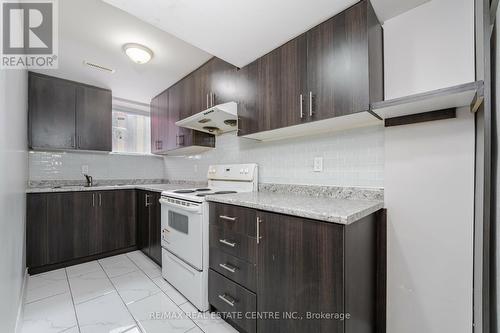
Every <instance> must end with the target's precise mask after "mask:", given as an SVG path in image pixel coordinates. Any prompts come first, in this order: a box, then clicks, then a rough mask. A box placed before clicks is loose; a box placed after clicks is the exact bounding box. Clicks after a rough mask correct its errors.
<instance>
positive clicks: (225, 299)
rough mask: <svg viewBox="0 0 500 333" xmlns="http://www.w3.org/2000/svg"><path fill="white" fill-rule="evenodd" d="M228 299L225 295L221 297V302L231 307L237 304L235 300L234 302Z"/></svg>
mask: <svg viewBox="0 0 500 333" xmlns="http://www.w3.org/2000/svg"><path fill="white" fill-rule="evenodd" d="M227 297H228V296H227V295H226V294H224V295H219V298H220V299H221V300H223V301H224V302H226V303H227V304H229V305H230V306H234V302H235V300H234V299H233V300H229V299H227Z"/></svg>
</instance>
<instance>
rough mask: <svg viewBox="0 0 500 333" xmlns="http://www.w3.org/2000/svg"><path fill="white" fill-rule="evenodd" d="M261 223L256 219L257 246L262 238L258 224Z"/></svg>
mask: <svg viewBox="0 0 500 333" xmlns="http://www.w3.org/2000/svg"><path fill="white" fill-rule="evenodd" d="M261 223H262V220H261V219H260V217H257V244H259V243H260V240H261V238H262V237H260V224H261Z"/></svg>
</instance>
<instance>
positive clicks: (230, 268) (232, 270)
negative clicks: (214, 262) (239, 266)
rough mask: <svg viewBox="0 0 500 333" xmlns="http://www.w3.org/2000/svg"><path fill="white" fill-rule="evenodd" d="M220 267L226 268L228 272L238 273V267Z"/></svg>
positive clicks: (221, 265) (224, 265)
mask: <svg viewBox="0 0 500 333" xmlns="http://www.w3.org/2000/svg"><path fill="white" fill-rule="evenodd" d="M219 266H220V267H222V268H224V269H225V270H226V271H229V272H231V273H234V272H236V267H229V266H228V265H226V264H219Z"/></svg>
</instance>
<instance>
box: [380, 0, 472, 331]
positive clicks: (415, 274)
mask: <svg viewBox="0 0 500 333" xmlns="http://www.w3.org/2000/svg"><path fill="white" fill-rule="evenodd" d="M384 38H385V40H384V42H385V54H384V56H385V88H386V93H385V95H386V99H390V98H395V97H400V96H404V95H409V94H414V93H419V92H423V91H428V90H433V89H437V88H443V87H447V86H451V85H456V84H461V83H466V82H471V81H474V79H475V77H474V3H473V0H432V1H431V2H429V3H427V4H424V5H422V6H420V7H417V8H416V9H414V10H411V11H409V12H407V13H405V14H403V15H401V16H398V17H396V18H394V19H391V20H389V21H387V22H386V23H385V24H384ZM385 159H386V161H385V177H384V179H385V202H386V207H387V209H388V304H387V311H388V314H387V317H388V318H387V319H388V322H387V331H388V332H389V333H400V332H405V333H421V332H426V333H442V332H454V333H459V332H471V331H472V278H473V208H474V201H473V198H474V187H473V185H474V121H473V116H472V115H471V114H470V113H469V111H468V110H463V109H462V110H460V112H459V114H458V118H457V119H451V120H442V121H436V122H429V123H422V124H415V125H407V126H401V127H393V128H387V129H386V131H385Z"/></svg>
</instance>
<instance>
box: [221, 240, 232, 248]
mask: <svg viewBox="0 0 500 333" xmlns="http://www.w3.org/2000/svg"><path fill="white" fill-rule="evenodd" d="M219 242H220V243H222V244H224V245H227V246H231V247H235V246H236V243H231V242H228V241H227V240H225V239H219Z"/></svg>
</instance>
